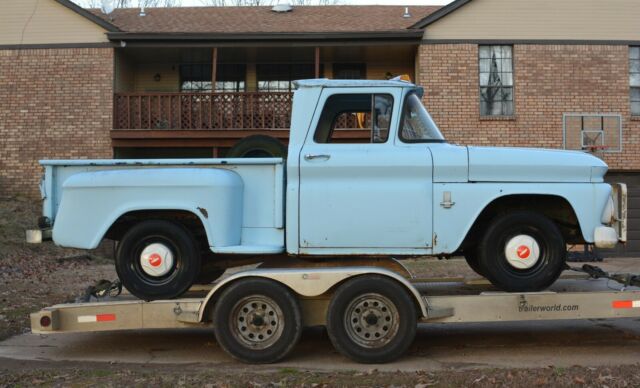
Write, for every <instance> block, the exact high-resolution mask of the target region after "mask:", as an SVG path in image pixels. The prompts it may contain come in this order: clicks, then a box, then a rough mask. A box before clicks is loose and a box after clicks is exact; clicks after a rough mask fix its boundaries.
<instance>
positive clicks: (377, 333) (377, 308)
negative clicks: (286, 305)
mask: <svg viewBox="0 0 640 388" xmlns="http://www.w3.org/2000/svg"><path fill="white" fill-rule="evenodd" d="M416 326H417V312H416V307H415V304H414V301H413V300H412V299H411V297H410V296H409V294H408V293H407V291H406V290H405V289H404V287H403V286H401V285H400V284H398V283H397V282H396V281H394V280H392V279H389V278H387V277H384V276H378V275H372V276H359V277H357V278H354V279H352V280H349V281H347V282H346V283H344V284H342V285H341V286H340V287H338V289H337V290H336V292H335V294H334V295H333V297H332V298H331V302H330V304H329V310H328V313H327V332H328V333H329V338H330V339H331V342H332V343H333V346H334V347H335V348H336V350H338V351H339V352H340V353H342V354H343V355H345V356H347V357H349V358H350V359H352V360H354V361H357V362H362V363H385V362H390V361H393V360H396V359H397V358H399V357H401V356H402V355H403V354H404V353H405V352H406V350H407V349H408V348H409V346H411V343H412V342H413V339H414V337H415V335H416Z"/></svg>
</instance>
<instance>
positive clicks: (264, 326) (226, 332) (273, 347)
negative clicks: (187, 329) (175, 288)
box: [212, 278, 302, 364]
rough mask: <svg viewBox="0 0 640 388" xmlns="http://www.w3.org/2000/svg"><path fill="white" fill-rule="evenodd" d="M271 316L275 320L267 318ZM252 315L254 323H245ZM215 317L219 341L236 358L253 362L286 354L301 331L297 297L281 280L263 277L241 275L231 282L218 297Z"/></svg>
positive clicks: (273, 360) (279, 357)
mask: <svg viewBox="0 0 640 388" xmlns="http://www.w3.org/2000/svg"><path fill="white" fill-rule="evenodd" d="M245 303H248V304H246V305H245ZM254 303H255V305H254ZM243 306H246V310H245V308H243ZM275 306H277V308H276V307H275ZM278 309H279V311H278ZM271 312H273V314H271ZM272 316H273V317H275V318H276V320H273V321H269V319H267V320H265V319H264V318H265V317H267V318H269V317H272ZM249 319H252V320H251V323H252V324H251V325H250V324H246V326H243V325H242V324H243V323H249ZM212 321H213V330H214V332H215V335H216V339H217V341H218V344H220V346H221V347H222V348H223V349H224V350H225V351H226V352H227V353H229V354H230V355H231V356H232V357H233V358H235V359H237V360H240V361H242V362H246V363H252V364H268V363H273V362H276V361H279V360H281V359H282V358H284V357H286V356H287V355H288V354H289V353H290V352H291V351H292V350H293V348H294V347H295V345H296V344H297V343H298V341H299V340H300V335H301V333H302V313H301V312H300V306H299V304H298V300H297V298H296V297H295V296H294V295H293V294H292V292H291V291H290V290H289V289H288V288H286V287H285V286H283V285H282V284H280V283H278V282H275V281H273V280H269V279H262V278H245V279H240V280H237V281H235V282H234V283H233V284H231V285H230V286H228V288H226V289H225V290H224V291H223V292H222V294H221V295H220V297H219V298H218V299H217V301H216V304H215V306H214V309H213V315H212ZM253 323H255V324H253ZM243 327H244V329H243ZM271 328H272V329H273V330H272V331H271V332H269V329H271ZM250 335H253V337H251V338H249V336H250ZM260 335H264V338H262V337H260ZM258 337H260V338H258ZM256 339H257V340H256Z"/></svg>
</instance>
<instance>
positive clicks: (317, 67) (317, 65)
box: [315, 47, 320, 78]
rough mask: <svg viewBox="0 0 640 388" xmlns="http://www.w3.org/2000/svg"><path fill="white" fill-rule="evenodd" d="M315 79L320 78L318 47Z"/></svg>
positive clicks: (317, 49)
mask: <svg viewBox="0 0 640 388" xmlns="http://www.w3.org/2000/svg"><path fill="white" fill-rule="evenodd" d="M315 62H316V72H315V74H316V78H320V47H316V61H315Z"/></svg>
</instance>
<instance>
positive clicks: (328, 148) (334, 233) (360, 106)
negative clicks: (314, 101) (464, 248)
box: [299, 88, 432, 254]
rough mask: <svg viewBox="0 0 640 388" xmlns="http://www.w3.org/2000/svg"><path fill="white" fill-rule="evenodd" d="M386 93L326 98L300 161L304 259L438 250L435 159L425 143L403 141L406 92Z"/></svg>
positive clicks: (332, 92)
mask: <svg viewBox="0 0 640 388" xmlns="http://www.w3.org/2000/svg"><path fill="white" fill-rule="evenodd" d="M380 90H381V89H377V90H373V89H369V88H352V89H345V88H340V89H337V88H336V89H331V88H326V89H324V90H323V92H322V94H321V97H320V101H319V105H318V106H319V107H323V108H322V110H320V109H318V110H317V111H316V117H314V119H313V121H312V125H311V129H310V131H309V133H308V135H307V139H306V140H305V143H304V145H303V147H302V149H301V153H300V155H299V166H300V189H299V195H300V198H299V204H300V205H299V206H300V212H299V215H300V219H299V241H300V251H301V253H305V252H306V253H312V254H318V253H320V254H321V253H322V252H327V253H329V251H335V252H344V253H349V252H353V253H358V254H365V253H372V254H376V253H381V254H382V253H408V252H409V251H412V249H416V248H417V249H420V251H418V252H424V251H425V250H426V249H427V248H430V247H431V246H432V160H431V153H430V151H429V149H428V147H427V146H426V145H425V144H403V143H400V142H397V141H396V138H397V136H396V133H397V130H396V129H397V128H398V125H399V123H400V115H401V106H402V97H403V95H402V94H403V91H402V89H401V88H387V89H382V90H384V92H383V93H380ZM354 131H355V132H354ZM354 133H357V134H358V136H359V137H358V140H356V141H354V140H353V134H354ZM348 135H350V136H348ZM349 137H350V138H351V140H349V141H347V140H346V138H349ZM315 248H321V249H318V250H316V249H315ZM331 248H334V249H331ZM340 248H350V249H340ZM352 248H358V249H352ZM418 252H416V253H418Z"/></svg>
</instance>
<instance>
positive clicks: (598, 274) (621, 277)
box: [565, 264, 640, 290]
mask: <svg viewBox="0 0 640 388" xmlns="http://www.w3.org/2000/svg"><path fill="white" fill-rule="evenodd" d="M565 269H568V270H571V271H575V272H582V273H586V274H587V275H589V277H590V278H592V279H609V280H613V281H616V282H618V283H620V284H622V285H623V290H624V289H625V288H627V287H629V286H631V287H640V275H636V274H632V273H619V274H610V273H608V272H606V271H604V270H603V269H602V268H600V267H597V266H595V265H589V264H584V265H582V267H571V266H569V265H568V264H567V265H565Z"/></svg>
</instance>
